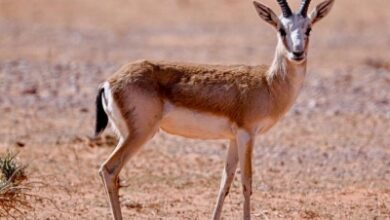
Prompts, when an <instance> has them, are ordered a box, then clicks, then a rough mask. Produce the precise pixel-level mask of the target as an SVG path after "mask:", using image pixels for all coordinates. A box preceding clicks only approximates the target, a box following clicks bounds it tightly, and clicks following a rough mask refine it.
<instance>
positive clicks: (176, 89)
mask: <svg viewBox="0 0 390 220" xmlns="http://www.w3.org/2000/svg"><path fill="white" fill-rule="evenodd" d="M277 56H282V55H281V54H280V55H277ZM282 59H284V58H282ZM284 62H287V65H286V64H285V65H286V66H287V67H288V68H292V67H290V66H292V65H288V61H284ZM267 70H268V67H267V66H264V65H262V66H246V65H227V66H224V65H198V64H190V63H168V62H156V61H146V60H143V61H137V62H134V63H129V64H127V65H125V66H123V67H122V68H121V69H120V70H119V71H118V72H116V73H115V74H114V75H113V76H112V77H111V78H110V79H109V83H110V86H111V89H112V92H113V95H114V97H115V100H116V101H117V103H118V105H119V106H120V108H121V109H127V107H126V106H121V100H124V99H125V97H123V96H125V94H126V92H125V91H127V92H131V91H129V87H134V86H135V87H137V89H139V90H141V91H144V92H146V93H148V94H149V95H151V96H154V97H155V98H158V99H160V100H161V101H162V102H163V101H164V100H168V101H170V102H172V103H173V104H175V105H177V106H182V107H186V108H190V109H195V110H198V111H202V112H209V113H213V114H216V115H221V116H225V117H228V118H229V119H230V120H231V121H233V122H235V123H236V124H237V125H238V126H243V125H244V124H245V123H246V122H250V121H251V120H253V119H260V118H261V117H266V116H271V117H274V118H279V117H280V116H281V115H282V114H283V113H285V112H286V111H287V108H288V107H289V104H290V102H291V101H292V100H290V99H291V94H290V92H289V90H290V89H292V88H289V87H290V86H291V85H290V84H291V83H292V82H290V81H291V80H293V78H292V77H293V76H287V77H286V76H284V74H282V73H279V74H274V73H272V74H273V78H271V79H269V77H268V72H267ZM287 72H290V69H288V70H287ZM291 72H293V70H291ZM289 79H290V80H289ZM128 111H129V110H128ZM123 114H124V116H125V115H126V112H123ZM125 118H126V117H125Z"/></svg>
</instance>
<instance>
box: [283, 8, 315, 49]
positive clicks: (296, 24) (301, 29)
mask: <svg viewBox="0 0 390 220" xmlns="http://www.w3.org/2000/svg"><path fill="white" fill-rule="evenodd" d="M280 22H281V25H282V26H283V28H284V30H285V31H286V34H287V35H286V45H287V50H288V51H289V52H290V53H292V52H304V51H306V48H305V46H306V41H307V36H306V30H307V28H308V27H309V25H310V20H309V18H307V17H302V16H301V15H298V14H293V15H291V16H290V17H288V18H285V17H283V16H281V17H280ZM290 55H291V56H293V54H290Z"/></svg>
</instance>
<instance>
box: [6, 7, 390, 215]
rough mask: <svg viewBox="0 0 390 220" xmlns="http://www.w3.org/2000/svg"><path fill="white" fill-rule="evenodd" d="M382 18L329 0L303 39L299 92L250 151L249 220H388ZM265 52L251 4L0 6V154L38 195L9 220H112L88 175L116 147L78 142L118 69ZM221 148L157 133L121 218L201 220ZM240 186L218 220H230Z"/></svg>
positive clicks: (270, 41) (389, 19) (125, 180)
mask: <svg viewBox="0 0 390 220" xmlns="http://www.w3.org/2000/svg"><path fill="white" fill-rule="evenodd" d="M263 2H265V3H266V4H268V5H270V6H272V7H273V8H274V9H276V10H278V11H279V9H278V8H277V7H276V5H275V3H274V1H272V0H264V1H263ZM317 3H319V1H316V0H315V1H312V7H313V5H314V4H317ZM292 5H293V6H294V7H297V6H298V5H299V1H293V3H292ZM389 7H390V2H388V1H383V0H372V1H353V0H343V1H337V2H336V5H335V8H334V10H333V11H332V12H331V14H330V15H329V17H327V18H326V19H325V20H324V21H322V22H321V23H320V24H318V26H316V27H314V28H313V34H312V37H311V45H310V55H309V56H310V57H309V67H308V75H307V79H306V81H305V87H304V89H303V91H302V93H301V95H300V97H299V98H298V100H297V103H296V104H295V105H294V107H293V108H292V109H291V111H290V112H289V113H288V114H287V116H286V117H285V118H284V119H283V120H281V121H280V122H279V123H278V124H277V125H276V126H275V127H274V128H272V129H271V131H270V132H268V133H267V134H266V135H264V136H261V137H259V138H258V139H257V142H256V147H255V151H254V161H253V164H254V181H253V187H254V193H253V196H252V201H253V202H252V211H251V212H252V216H253V218H254V219H343V220H344V219H351V220H359V219H364V220H366V219H375V220H379V219H381V220H382V219H390V146H389V145H390V138H389V137H390V129H389V127H390V75H389V74H390V60H389V59H390V28H389V27H390V14H389V13H388V8H389ZM275 43H276V39H275V33H274V31H273V30H272V29H271V27H269V26H268V25H267V24H265V23H263V22H262V21H260V20H259V18H258V17H257V15H256V13H255V11H254V10H253V8H252V4H251V2H250V1H235V0H218V1H217V0H215V1H206V0H201V1H199V0H198V1H195V0H166V1H158V2H157V1H154V0H143V1H135V0H118V1H92V0H79V1H76V0H56V1H50V0H18V1H13V0H0V93H1V94H2V95H1V96H0V152H4V151H5V150H6V149H9V148H11V149H13V150H17V151H19V152H20V154H19V159H20V161H21V162H22V163H25V164H28V175H29V177H30V179H31V180H37V181H40V182H42V183H45V184H47V186H46V187H43V188H40V189H35V190H34V193H35V194H38V195H41V196H42V197H44V198H42V200H40V201H37V202H35V203H33V204H32V205H33V206H34V207H35V210H34V211H31V210H30V211H26V216H25V217H23V218H21V219H109V218H110V213H109V209H108V204H107V201H106V198H105V194H104V191H103V186H102V184H101V182H100V179H99V176H98V174H97V171H98V168H99V166H100V164H101V163H102V161H104V160H105V159H106V158H107V157H108V155H109V154H110V152H111V151H112V150H113V146H115V142H116V141H115V139H114V138H113V136H112V133H110V132H106V133H105V135H104V137H103V139H102V140H100V141H98V142H91V141H90V139H89V137H90V136H91V135H92V133H93V129H94V98H95V93H96V90H97V87H98V85H99V83H101V82H103V81H104V79H105V78H106V77H108V76H109V75H110V74H112V73H113V72H114V71H115V70H116V69H117V68H119V67H120V66H121V65H122V64H124V63H126V62H128V61H131V60H136V59H141V58H152V59H164V60H181V61H191V62H199V63H226V64H232V63H245V64H267V63H270V61H271V59H272V56H273V50H274V47H275ZM226 144H227V143H226V142H224V141H197V140H189V139H184V138H180V137H175V136H171V135H168V134H165V133H159V134H158V135H157V136H156V137H155V138H154V139H153V140H152V141H151V142H150V143H148V144H147V145H146V146H145V147H144V148H143V149H142V150H141V151H140V152H139V154H138V155H137V156H136V157H134V158H133V159H132V160H131V161H130V162H129V164H128V165H127V166H126V167H125V169H124V170H123V171H122V173H121V180H122V185H124V186H125V187H123V188H121V191H120V194H121V201H122V210H123V213H124V217H125V219H209V218H210V216H211V212H212V208H213V205H214V202H215V199H216V194H217V190H218V187H219V179H220V174H221V171H222V168H223V161H224V157H225V150H226ZM238 172H239V171H238ZM240 185H241V184H240V182H239V175H237V176H236V179H235V180H234V183H233V187H232V189H231V193H230V194H229V196H228V197H227V199H226V201H225V207H224V211H223V215H224V219H240V218H241V212H242V202H243V199H242V196H241V187H240Z"/></svg>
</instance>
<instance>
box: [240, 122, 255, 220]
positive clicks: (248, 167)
mask: <svg viewBox="0 0 390 220" xmlns="http://www.w3.org/2000/svg"><path fill="white" fill-rule="evenodd" d="M253 139H254V138H253V137H252V135H251V134H250V133H249V132H247V131H245V130H243V129H238V131H237V149H238V159H239V161H240V169H241V183H242V190H243V194H244V220H250V218H251V216H250V196H251V195H252V148H253Z"/></svg>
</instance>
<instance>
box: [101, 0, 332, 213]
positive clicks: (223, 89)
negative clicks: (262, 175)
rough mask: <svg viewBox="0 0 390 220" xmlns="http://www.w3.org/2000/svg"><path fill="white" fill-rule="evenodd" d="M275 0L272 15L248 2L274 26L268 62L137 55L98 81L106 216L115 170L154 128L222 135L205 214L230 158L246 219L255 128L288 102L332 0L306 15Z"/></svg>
mask: <svg viewBox="0 0 390 220" xmlns="http://www.w3.org/2000/svg"><path fill="white" fill-rule="evenodd" d="M277 2H278V3H279V5H280V7H281V9H282V12H283V13H282V15H281V16H279V17H278V16H276V15H275V13H274V12H273V11H272V10H271V9H270V8H268V7H267V6H265V5H263V4H261V3H258V2H253V3H254V6H255V8H256V10H257V12H258V14H259V15H260V17H261V18H262V19H263V20H264V21H266V22H267V23H269V24H271V25H272V26H273V27H274V28H275V29H276V30H277V32H278V44H277V46H276V52H275V57H274V60H273V62H272V64H271V66H270V67H267V66H246V65H232V66H223V65H200V64H188V63H172V62H154V61H146V60H143V61H138V62H134V63H130V64H127V65H125V66H123V67H122V68H121V69H120V70H119V71H117V72H116V73H115V74H114V75H113V76H112V77H111V78H109V79H108V80H107V81H106V82H105V83H104V84H103V86H102V87H101V88H100V90H99V92H98V95H97V100H96V107H97V117H96V118H97V119H96V135H98V134H100V133H101V132H102V131H103V130H104V129H105V127H106V126H107V123H108V121H110V123H111V125H112V127H113V128H114V130H115V131H116V133H117V134H118V136H119V143H118V145H117V146H116V148H115V150H114V151H113V153H112V154H111V155H110V157H109V158H108V159H107V160H106V161H105V162H104V163H103V164H102V166H101V168H100V170H99V174H100V176H101V177H102V179H103V183H104V186H105V189H106V192H107V194H108V197H109V202H110V206H111V211H112V214H113V216H114V219H116V220H118V219H122V214H121V209H120V203H119V198H118V188H119V185H118V174H119V172H120V170H121V169H122V167H123V166H124V165H125V163H126V162H127V161H128V160H129V159H130V158H131V157H132V156H133V155H134V154H135V153H136V152H137V151H138V150H139V149H140V148H141V146H143V145H144V144H145V143H146V142H147V141H148V140H150V139H151V138H152V137H153V135H154V134H155V133H156V132H157V131H158V130H159V128H161V129H162V130H164V131H166V132H168V133H171V134H176V135H181V136H184V137H188V138H199V139H228V140H230V144H229V148H228V152H227V159H226V164H225V167H224V169H223V172H222V180H221V185H220V189H219V193H218V198H217V202H216V205H215V208H214V211H213V219H220V216H221V211H222V205H223V202H224V199H225V197H226V195H227V194H228V192H229V187H230V185H231V183H232V180H233V177H234V175H235V172H236V167H237V165H238V164H239V167H240V169H241V182H242V187H243V195H244V212H243V216H244V219H250V196H251V194H252V150H253V144H254V139H255V136H256V135H258V134H262V133H264V132H266V131H267V130H268V129H270V128H271V127H272V126H273V125H274V124H275V123H276V122H277V121H278V120H279V119H280V118H281V117H282V116H283V115H284V114H285V113H286V112H287V110H288V109H289V108H290V107H291V105H292V104H293V103H294V101H295V99H296V97H297V95H298V93H299V91H300V90H301V87H302V84H303V80H304V77H305V73H306V58H307V51H308V43H309V34H310V31H311V27H312V25H313V24H315V23H317V22H318V21H319V20H320V19H322V18H323V17H324V16H325V15H326V14H328V12H329V11H330V9H331V7H332V5H333V3H334V0H326V1H324V2H322V3H321V4H319V5H318V6H316V7H315V9H314V10H313V11H312V12H311V13H310V15H309V16H308V15H307V11H308V7H309V3H310V0H303V1H302V5H301V8H300V10H299V11H298V12H297V13H293V12H292V11H291V9H290V7H289V6H288V4H287V2H286V0H277Z"/></svg>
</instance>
